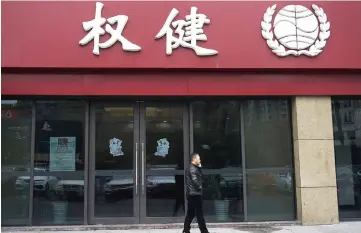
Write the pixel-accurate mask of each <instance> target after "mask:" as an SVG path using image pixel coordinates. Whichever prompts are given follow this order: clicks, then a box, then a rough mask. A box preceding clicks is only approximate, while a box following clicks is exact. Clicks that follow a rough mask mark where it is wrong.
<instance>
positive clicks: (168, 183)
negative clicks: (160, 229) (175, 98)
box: [145, 107, 184, 217]
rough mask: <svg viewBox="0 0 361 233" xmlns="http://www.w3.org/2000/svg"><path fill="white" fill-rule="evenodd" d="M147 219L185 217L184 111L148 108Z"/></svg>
mask: <svg viewBox="0 0 361 233" xmlns="http://www.w3.org/2000/svg"><path fill="white" fill-rule="evenodd" d="M145 120H146V168H147V169H146V179H147V180H146V190H147V193H146V195H147V199H146V203H147V204H146V205H147V217H171V216H179V215H184V176H183V174H184V157H183V156H184V152H183V151H184V150H183V146H184V145H183V109H182V108H181V107H159V108H155V107H147V108H146V119H145Z"/></svg>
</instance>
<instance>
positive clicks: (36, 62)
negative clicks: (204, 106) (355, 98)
mask: <svg viewBox="0 0 361 233" xmlns="http://www.w3.org/2000/svg"><path fill="white" fill-rule="evenodd" d="M1 4H2V16H1V17H2V18H1V19H2V20H1V25H2V48H1V49H2V51H1V53H2V54H1V55H2V67H38V68H53V67H56V68H232V69H261V68H262V69H294V68H297V69H361V27H360V22H361V2H346V1H344V2H342V1H340V2H322V1H315V2H309V1H306V2H293V1H291V2H272V1H264V2H258V1H247V2H243V1H235V2H227V1H226V2H225V1H219V2H213V1H209V2H206V1H194V2H191V1H184V2H175V1H164V2H160V1H155V2H149V1H140V2H137V1H135V2H134V1H132V2H124V1H120V2H115V1H104V2H103V4H104V7H103V9H102V11H101V16H100V17H103V18H104V20H107V22H105V21H104V22H102V28H101V29H99V28H98V29H97V30H98V31H99V30H100V31H101V30H104V35H102V36H100V41H99V42H100V43H101V44H102V47H104V48H100V49H99V55H94V53H93V49H94V48H93V43H94V38H92V37H91V35H90V37H91V38H85V39H84V40H82V39H83V38H84V37H86V36H87V35H88V33H89V32H91V27H90V26H89V25H83V22H87V21H91V20H92V19H94V17H95V13H96V2H94V1H88V2H83V1H68V2H65V1H60V2H45V1H35V2H14V1H5V2H4V1H2V2H1ZM274 4H277V5H276V6H275V7H273V8H272V6H273V5H274ZM294 4H299V5H302V6H303V7H304V8H301V7H298V8H297V7H295V9H298V10H299V11H298V12H300V13H299V14H301V13H304V14H305V15H303V17H306V16H307V17H308V14H309V12H311V14H313V15H315V17H317V19H318V21H316V22H318V24H319V27H317V26H318V25H316V27H317V30H318V31H317V32H316V33H317V34H320V35H321V33H323V34H322V35H321V36H318V37H317V40H318V42H317V41H313V40H312V41H311V42H312V43H315V45H317V46H316V47H313V50H312V51H311V50H310V49H309V48H307V49H305V50H303V51H306V52H305V53H307V52H309V53H311V55H312V53H313V54H315V51H316V53H317V51H318V52H319V54H318V55H317V56H315V57H310V56H309V55H310V54H308V55H307V54H303V55H300V56H294V55H292V54H290V55H289V56H286V57H279V56H277V55H276V54H275V53H278V52H279V51H281V50H282V49H281V47H279V45H280V44H282V43H284V44H287V43H288V44H290V43H292V38H291V40H290V41H288V42H287V41H282V38H281V37H283V34H284V31H282V30H283V28H285V27H286V26H282V28H281V27H280V28H281V29H277V28H276V27H275V28H273V27H274V26H275V25H274V21H275V20H277V22H280V21H282V19H281V18H282V17H281V16H282V14H279V13H280V12H281V11H280V10H281V9H282V8H283V7H285V6H287V5H294ZM312 4H317V7H318V8H317V7H316V8H315V7H313V6H312ZM192 7H197V9H195V8H192ZM173 8H174V9H175V10H176V11H174V10H173V11H172V9H173ZM289 9H290V8H285V10H284V11H285V12H286V13H284V14H288V13H287V12H288V11H289ZM307 9H309V10H310V11H306V10H307ZM194 10H196V13H197V14H203V15H198V16H199V17H198V18H197V19H198V20H200V19H202V22H200V23H201V24H202V25H198V26H199V28H197V27H194V28H192V30H193V29H194V30H201V29H203V30H204V31H203V33H204V36H206V38H207V41H197V45H198V46H200V47H203V48H207V49H211V50H214V51H216V52H217V54H215V53H214V52H213V54H211V55H210V56H198V55H197V54H196V52H197V50H196V49H194V44H193V42H194V41H192V38H193V39H194V37H192V38H189V41H188V42H187V43H186V39H184V40H183V41H173V44H171V45H173V48H171V50H172V53H171V55H167V54H166V44H167V39H166V37H167V35H168V34H167V32H168V31H167V30H168V29H167V27H166V28H165V29H164V30H163V33H162V30H161V29H162V27H163V26H164V25H165V23H166V21H167V18H168V17H170V18H171V19H173V20H171V21H170V22H175V21H177V20H186V19H187V17H188V19H189V20H191V18H192V17H193V16H194V15H193V14H191V12H192V11H194ZM175 12H178V14H175V15H173V16H174V17H173V18H172V13H175ZM290 12H291V11H290ZM193 13H194V12H193ZM265 13H266V15H265ZM281 13H282V12H281ZM118 15H120V16H122V17H121V18H116V17H115V18H114V16H118ZM187 15H189V16H187ZM192 15H193V16H192ZM126 16H127V17H128V18H127V21H126ZM202 17H203V18H202ZM277 17H278V18H277ZM208 19H209V21H208ZM267 20H271V21H269V22H267ZM117 22H118V24H117ZM262 22H263V23H262ZM305 22H307V21H305ZM309 22H311V21H309ZM312 22H314V21H312ZM168 23H169V22H168ZM182 23H183V24H184V23H185V24H186V23H187V22H185V21H177V23H175V24H173V26H175V29H174V30H176V27H177V24H178V26H179V24H182ZM198 23H199V22H198ZM106 24H113V25H112V26H111V27H109V26H108V29H107V28H106V26H105V25H106ZM122 24H123V25H122ZM203 24H204V25H203ZM261 25H262V27H261ZM270 25H272V27H269V26H270ZM83 26H85V28H86V29H89V31H85V30H84V28H83ZM118 26H119V28H118V30H117V27H118ZM122 26H124V29H123V30H121V29H122ZM184 26H185V27H184V28H186V27H187V25H184ZM188 26H189V25H188ZM298 27H299V28H298ZM298 27H297V28H298V29H296V34H297V33H299V31H298V30H301V29H302V28H301V23H300V24H299V25H298ZM262 30H263V31H264V32H263V33H262ZM302 30H303V29H302ZM302 30H301V31H302ZM315 30H316V29H315ZM304 31H305V33H306V32H307V30H304ZM110 32H112V33H114V35H113V36H114V37H113V39H115V41H111V40H110V41H108V39H110V34H111V33H110ZM120 32H121V33H120ZM174 33H175V32H174ZM199 33H200V32H199ZM269 33H272V34H269ZM307 33H309V32H307ZM311 34H312V33H311ZM174 35H175V36H177V34H174ZM270 35H271V36H273V37H272V38H268V39H267V37H269V36H270ZM121 36H123V37H121ZM156 36H157V37H159V38H158V39H156ZM186 36H187V32H186V33H185V35H184V38H185V37H186ZM188 36H189V35H188ZM204 36H200V37H199V38H198V39H203V40H205V37H204ZM328 36H329V37H328ZM276 37H277V38H276ZM306 37H307V36H305V38H306ZM95 38H96V37H95ZM123 38H126V40H127V41H128V42H129V43H131V44H133V45H131V44H128V45H127V42H126V41H124V39H123ZM265 38H266V39H267V40H266V39H265ZM276 39H277V40H278V39H279V41H278V42H276ZM106 41H108V43H105V42H106ZM120 41H122V42H120ZM168 42H169V41H168ZM306 42H307V41H306ZM306 42H305V43H306ZM79 43H81V44H84V45H80V44H79ZM177 43H179V44H178V45H179V47H178V48H175V47H177ZM277 43H278V44H277ZM297 43H298V44H297V46H300V41H298V42H297ZM307 43H308V42H307ZM317 43H318V44H317ZM137 46H138V47H139V48H138V47H137ZM187 46H188V47H189V46H190V47H189V48H187ZM192 46H193V47H192ZM105 47H108V48H105ZM291 47H292V46H291ZM123 49H125V50H128V51H124V50H123ZM129 50H130V51H129ZM168 50H169V48H168ZM272 50H274V52H275V53H273V52H272ZM277 51H278V52H277ZM310 51H311V52H310ZM168 52H169V51H168ZM203 52H204V51H203ZM208 52H209V51H208ZM197 53H199V54H201V53H202V51H200V50H198V52H197ZM280 54H282V51H281V52H280ZM201 55H202V54H201ZM203 55H204V54H203Z"/></svg>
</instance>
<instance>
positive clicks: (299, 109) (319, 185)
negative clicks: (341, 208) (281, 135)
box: [292, 97, 339, 225]
mask: <svg viewBox="0 0 361 233" xmlns="http://www.w3.org/2000/svg"><path fill="white" fill-rule="evenodd" d="M292 115H293V122H292V124H293V143H294V156H295V160H294V161H295V179H296V198H297V216H298V220H300V221H301V223H302V225H319V224H335V223H338V219H339V218H338V204H337V187H336V171H335V156H334V141H333V129H332V110H331V98H330V97H295V98H294V99H293V101H292Z"/></svg>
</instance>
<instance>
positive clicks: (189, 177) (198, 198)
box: [183, 153, 209, 233]
mask: <svg viewBox="0 0 361 233" xmlns="http://www.w3.org/2000/svg"><path fill="white" fill-rule="evenodd" d="M185 180H186V187H187V200H188V210H187V215H186V218H185V220H184V228H183V233H190V229H191V223H192V221H193V219H194V217H195V216H197V222H198V227H199V230H200V231H201V233H209V232H208V229H207V227H206V222H205V221H204V217H203V199H202V192H203V187H202V182H203V180H202V172H201V159H200V156H199V154H197V153H193V154H191V164H190V165H189V168H188V170H187V172H186V177H185Z"/></svg>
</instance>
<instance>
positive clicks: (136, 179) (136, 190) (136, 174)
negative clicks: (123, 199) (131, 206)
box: [135, 142, 138, 195]
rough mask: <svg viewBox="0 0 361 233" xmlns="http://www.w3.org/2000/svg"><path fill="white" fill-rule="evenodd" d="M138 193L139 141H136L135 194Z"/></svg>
mask: <svg viewBox="0 0 361 233" xmlns="http://www.w3.org/2000/svg"><path fill="white" fill-rule="evenodd" d="M137 194H138V142H136V143H135V195H137Z"/></svg>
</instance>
